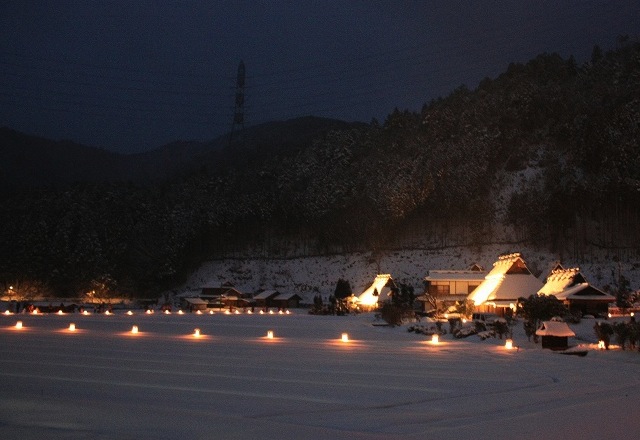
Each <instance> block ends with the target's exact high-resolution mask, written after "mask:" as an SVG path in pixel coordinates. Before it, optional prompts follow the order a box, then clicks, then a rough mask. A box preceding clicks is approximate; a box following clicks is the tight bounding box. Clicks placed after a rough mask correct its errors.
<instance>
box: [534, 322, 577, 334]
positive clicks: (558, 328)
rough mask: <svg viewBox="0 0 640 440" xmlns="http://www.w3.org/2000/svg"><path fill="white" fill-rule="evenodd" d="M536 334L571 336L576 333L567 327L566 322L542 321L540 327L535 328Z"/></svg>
mask: <svg viewBox="0 0 640 440" xmlns="http://www.w3.org/2000/svg"><path fill="white" fill-rule="evenodd" d="M536 335H538V336H566V337H571V336H575V335H576V334H575V333H574V332H573V330H571V329H570V328H569V326H568V325H567V323H566V322H556V321H544V322H543V323H542V325H541V326H540V328H539V329H538V330H536Z"/></svg>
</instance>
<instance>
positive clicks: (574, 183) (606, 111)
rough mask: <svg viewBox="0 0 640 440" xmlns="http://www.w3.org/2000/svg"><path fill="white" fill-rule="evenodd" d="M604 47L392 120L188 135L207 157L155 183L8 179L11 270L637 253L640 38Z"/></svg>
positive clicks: (54, 278) (4, 219) (44, 279)
mask: <svg viewBox="0 0 640 440" xmlns="http://www.w3.org/2000/svg"><path fill="white" fill-rule="evenodd" d="M595 49H596V48H594V54H593V57H592V59H591V60H590V61H589V62H587V63H584V64H583V65H581V66H579V65H577V64H576V62H575V61H574V60H573V59H572V58H569V59H563V58H562V57H560V56H559V55H556V54H542V55H540V56H538V57H536V58H534V59H532V60H531V61H529V62H528V63H525V64H512V65H510V66H509V67H508V68H507V69H506V71H505V72H504V73H503V74H502V75H500V76H499V77H497V78H495V79H489V78H487V79H485V80H483V81H482V82H481V83H480V85H479V86H478V87H477V88H476V89H475V90H469V89H468V88H466V87H464V86H462V87H460V88H458V89H456V90H454V91H453V92H452V93H451V94H450V95H449V96H446V97H444V98H441V99H437V100H433V101H432V102H430V103H427V104H425V105H424V107H423V108H422V110H421V111H420V112H410V111H402V110H397V109H396V110H394V111H393V112H392V113H391V114H389V115H388V117H387V118H386V120H385V121H384V122H383V123H382V124H379V123H376V122H375V121H374V122H372V123H371V124H349V123H345V122H340V121H332V120H322V119H318V118H300V119H296V120H292V121H284V122H279V123H272V124H264V125H262V126H257V127H253V128H252V129H247V130H246V131H245V132H244V133H242V136H240V137H239V138H238V140H237V141H236V142H234V143H232V144H231V145H229V143H228V138H227V139H226V142H224V139H221V140H220V144H218V148H211V149H208V148H205V147H204V146H202V145H197V144H194V145H192V146H185V145H177V146H175V148H178V149H179V148H180V147H181V146H182V147H185V148H186V149H188V148H192V147H193V148H194V150H193V151H194V153H193V155H191V153H185V156H186V157H194V158H196V163H197V166H196V167H195V168H188V170H189V171H185V172H177V173H176V174H173V175H172V176H170V177H167V178H166V179H164V180H163V181H162V182H159V183H157V184H145V185H141V184H139V183H136V182H133V181H125V182H121V181H118V182H114V181H103V182H97V183H96V182H95V181H94V182H89V183H87V182H83V183H76V184H70V185H67V186H65V187H64V188H44V189H43V188H40V189H37V190H33V191H23V192H20V193H18V192H13V193H12V192H7V193H6V194H5V196H4V197H3V203H2V205H0V225H1V226H2V228H0V246H1V247H0V252H2V255H10V258H7V259H5V260H0V277H1V278H2V279H0V282H2V281H4V282H6V283H11V282H12V283H13V284H12V285H15V284H16V283H17V281H16V280H23V281H24V283H26V284H29V283H31V284H33V283H40V284H39V286H40V287H39V288H43V287H42V286H45V287H46V288H49V289H51V290H53V291H54V292H55V293H57V294H63V295H65V294H77V293H78V292H85V291H87V290H92V291H93V290H96V291H104V292H105V293H109V292H116V291H117V292H128V293H131V294H149V295H153V294H157V293H158V292H159V291H160V290H162V289H165V288H167V287H170V286H172V285H175V284H177V283H180V282H181V281H183V280H184V278H185V276H186V275H187V274H188V273H189V272H190V271H191V270H193V269H194V268H195V267H197V266H198V265H199V264H200V263H201V262H202V261H204V260H206V259H210V258H225V257H239V256H253V257H264V258H273V257H284V258H286V257H291V256H296V255H310V254H327V253H341V252H369V253H371V255H375V254H378V253H382V252H386V251H389V250H390V249H397V248H400V247H403V248H406V247H412V248H420V249H437V248H442V247H447V246H475V247H480V246H483V245H485V244H490V243H496V242H499V243H510V244H518V243H523V244H524V243H528V244H533V245H535V246H540V247H546V248H549V249H550V250H552V251H553V252H554V253H556V254H557V255H559V256H562V255H563V254H567V253H570V254H571V256H572V257H573V258H572V259H573V260H574V261H580V260H581V259H588V258H589V252H590V250H591V249H594V248H599V249H602V248H605V249H609V250H610V251H611V254H612V258H634V256H635V257H637V255H638V254H639V253H640V229H639V228H638V227H637V226H638V224H640V185H639V183H638V182H640V124H639V122H638V121H640V98H638V97H640V44H638V43H636V42H627V43H625V44H623V45H620V47H618V48H617V49H616V50H613V51H609V52H606V53H602V51H599V50H595ZM200 147H203V148H204V151H202V150H201V151H199V152H195V150H198V149H199V148H200ZM171 148H173V147H171V146H169V147H167V149H168V150H164V151H165V152H166V151H170V149H171ZM93 153H95V152H93ZM93 153H92V154H93ZM95 154H98V153H95ZM150 154H151V153H150ZM160 155H162V154H160ZM167 156H169V157H170V156H171V155H170V154H168V155H167ZM140 157H142V159H141V160H142V161H143V162H144V161H146V162H147V163H149V164H150V163H152V162H153V160H152V159H151V158H152V157H153V154H151V155H150V156H149V155H147V156H144V155H142V156H140ZM16 219H19V221H16Z"/></svg>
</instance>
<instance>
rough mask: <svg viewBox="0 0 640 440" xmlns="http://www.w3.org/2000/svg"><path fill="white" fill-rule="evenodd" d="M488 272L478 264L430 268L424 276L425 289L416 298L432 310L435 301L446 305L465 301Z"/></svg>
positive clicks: (426, 309)
mask: <svg viewBox="0 0 640 440" xmlns="http://www.w3.org/2000/svg"><path fill="white" fill-rule="evenodd" d="M486 275H487V273H486V272H485V270H484V269H483V268H482V266H480V265H478V264H473V265H472V266H471V267H470V268H469V269H467V270H430V271H429V274H428V275H427V276H426V277H425V278H424V282H425V291H424V294H423V295H420V296H418V297H417V298H416V300H418V301H420V302H422V303H423V307H422V308H423V310H424V311H425V312H428V311H430V309H431V308H432V307H433V303H434V302H435V303H436V304H438V305H440V304H442V305H443V306H444V307H447V306H453V305H455V304H456V303H457V302H460V303H462V302H464V301H466V300H467V297H468V296H469V294H470V293H471V292H473V291H474V290H475V289H476V288H477V287H478V286H479V285H480V284H481V283H482V282H483V281H484V278H485V276H486Z"/></svg>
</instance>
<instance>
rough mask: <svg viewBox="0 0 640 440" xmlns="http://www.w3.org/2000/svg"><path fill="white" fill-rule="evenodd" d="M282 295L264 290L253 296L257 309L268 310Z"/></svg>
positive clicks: (274, 291) (275, 291)
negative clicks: (275, 299)
mask: <svg viewBox="0 0 640 440" xmlns="http://www.w3.org/2000/svg"><path fill="white" fill-rule="evenodd" d="M278 295H280V292H278V291H277V290H263V291H261V292H258V293H257V294H255V295H253V299H254V301H255V302H256V307H259V308H266V307H272V306H273V299H274V298H275V297H277V296H278Z"/></svg>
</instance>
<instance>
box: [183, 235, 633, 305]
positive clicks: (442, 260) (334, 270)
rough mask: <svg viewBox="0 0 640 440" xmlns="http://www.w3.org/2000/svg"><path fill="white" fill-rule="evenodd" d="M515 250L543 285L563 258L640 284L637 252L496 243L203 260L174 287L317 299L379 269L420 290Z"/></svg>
mask: <svg viewBox="0 0 640 440" xmlns="http://www.w3.org/2000/svg"><path fill="white" fill-rule="evenodd" d="M510 252H520V253H521V254H522V258H523V259H524V261H525V262H526V264H527V267H528V268H529V270H531V272H532V273H533V274H534V275H536V277H537V278H538V280H539V281H540V286H542V284H543V282H544V281H545V279H546V277H547V275H549V272H550V269H551V267H553V265H554V264H555V263H556V262H557V261H561V262H562V263H563V264H565V265H566V266H571V267H578V266H579V267H580V272H581V273H582V274H583V275H584V276H585V278H586V279H587V281H588V282H589V283H590V284H591V285H592V286H594V287H596V288H598V289H601V290H606V289H605V287H606V286H610V287H611V288H612V289H615V286H616V283H617V281H618V276H619V275H620V274H622V275H623V276H624V277H625V278H627V279H628V280H629V281H630V284H631V289H632V290H638V289H640V260H639V259H638V257H637V256H636V257H634V258H633V259H632V258H631V257H629V258H628V259H624V260H622V261H619V262H617V261H615V258H613V257H614V256H612V255H610V254H609V253H608V252H607V251H602V252H599V253H594V254H592V255H590V256H589V257H588V258H587V259H583V260H580V261H577V260H576V259H574V258H571V257H570V256H562V255H558V254H554V253H550V252H548V251H544V250H540V249H536V248H531V247H522V246H514V245H513V244H505V245H498V244H495V245H487V246H482V247H479V248H477V249H476V248H474V249H470V248H462V247H451V248H445V249H434V250H426V249H415V250H398V251H388V252H386V253H384V254H382V255H381V256H376V257H375V258H374V257H372V255H371V254H369V253H353V254H346V255H334V256H312V257H305V258H302V257H300V258H289V259H262V258H255V259H250V258H237V259H224V260H214V261H209V262H206V263H205V264H203V265H202V266H201V267H200V268H199V269H198V270H196V271H195V272H194V273H193V274H192V276H191V277H190V278H189V279H188V281H187V282H186V283H185V284H184V285H183V286H181V287H180V288H178V289H176V290H175V292H174V293H177V294H180V293H181V292H184V291H190V290H198V289H201V288H202V287H204V286H215V285H221V284H223V283H225V282H230V283H232V284H233V285H234V286H235V287H236V288H237V289H238V290H240V291H241V292H244V293H254V292H257V291H258V290H260V289H266V290H271V289H274V290H278V291H280V292H282V293H285V292H295V293H298V294H299V295H300V296H301V297H302V298H303V300H304V302H307V303H312V300H313V297H314V295H316V294H317V293H319V294H321V295H322V296H323V297H324V299H325V300H326V299H327V298H328V296H329V295H330V294H332V293H334V291H335V288H336V283H337V281H338V279H340V278H342V279H345V280H347V281H349V283H350V284H351V287H352V289H353V293H354V294H355V295H356V296H358V295H360V294H361V293H363V292H364V291H365V290H366V289H367V288H368V287H369V286H370V285H371V281H372V280H373V279H375V277H376V275H378V274H380V273H385V274H390V275H391V277H392V278H393V279H394V280H395V281H396V283H405V284H408V285H411V286H413V287H414V290H415V292H416V294H420V293H422V292H423V290H424V278H425V277H426V276H427V275H428V274H429V271H430V270H463V269H466V268H468V267H469V266H470V265H472V264H474V263H478V264H480V265H481V266H483V267H492V265H493V263H494V262H495V261H496V259H497V258H498V256H499V255H501V254H505V253H510ZM540 286H538V288H539V287H540ZM536 290H537V289H536Z"/></svg>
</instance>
